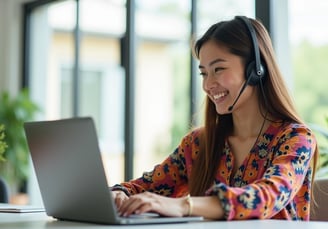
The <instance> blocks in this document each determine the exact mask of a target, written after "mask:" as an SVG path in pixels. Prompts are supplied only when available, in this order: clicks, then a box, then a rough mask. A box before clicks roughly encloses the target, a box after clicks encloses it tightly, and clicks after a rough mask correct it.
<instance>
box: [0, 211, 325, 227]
mask: <svg viewBox="0 0 328 229" xmlns="http://www.w3.org/2000/svg"><path fill="white" fill-rule="evenodd" d="M168 227H169V228H170V229H182V228H190V229H238V228H242V229H260V228H264V229H283V228H288V229H327V228H328V222H314V221H312V222H296V221H284V220H247V221H211V222H196V223H179V224H160V225H154V224H152V225H133V226H114V225H98V224H88V223H77V222H68V221H57V220H55V219H53V218H51V217H48V216H46V215H45V213H0V228H1V229H7V228H8V229H15V228H23V229H41V228H42V229H44V228H56V229H73V228H83V229H99V228H114V229H128V228H129V229H131V228H137V229H141V228H142V229H147V228H152V229H153V228H154V229H157V228H158V229H167V228H168Z"/></svg>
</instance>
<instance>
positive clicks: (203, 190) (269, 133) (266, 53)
mask: <svg viewBox="0 0 328 229" xmlns="http://www.w3.org/2000/svg"><path fill="white" fill-rule="evenodd" d="M194 51H195V55H196V57H197V58H198V59H199V63H200V64H199V70H200V74H201V76H202V78H203V90H204V91H205V93H206V95H207V96H206V110H205V123H204V126H203V127H199V128H196V129H195V130H193V131H192V132H190V133H188V134H187V135H186V136H185V137H184V138H183V139H182V141H181V144H180V145H179V146H178V148H177V149H176V150H175V151H174V152H173V153H172V154H171V155H169V157H168V158H167V159H166V160H165V161H164V162H162V163H161V164H159V165H157V166H155V168H154V170H153V171H151V172H146V173H144V174H143V176H142V177H141V178H139V179H136V180H131V181H129V182H125V183H122V184H120V185H115V186H114V187H113V191H114V192H113V195H114V197H115V201H116V204H117V207H118V211H119V212H120V213H121V215H123V216H128V215H130V214H134V213H136V214H139V213H143V212H147V211H153V212H158V213H160V214H162V215H167V216H184V215H201V216H204V217H205V218H208V219H226V220H233V219H254V218H258V219H271V218H274V219H288V220H309V212H310V209H309V207H310V199H311V181H312V180H313V177H314V171H315V164H316V158H317V155H318V149H317V145H316V140H315V137H314V135H313V133H312V132H311V130H310V129H309V128H308V127H307V126H306V125H305V124H304V123H303V122H302V121H301V119H300V118H299V116H298V115H297V113H296V111H295V108H294V106H293V103H292V100H291V98H290V96H289V95H288V90H287V88H286V86H285V83H284V81H283V77H282V75H281V73H280V71H279V68H278V66H277V63H276V60H275V57H274V51H273V47H272V44H271V40H270V37H269V35H268V33H267V31H266V30H265V28H264V26H263V25H262V24H261V23H260V22H259V21H257V20H254V19H250V18H246V17H241V16H237V17H235V18H234V19H233V20H230V21H222V22H219V23H217V24H214V25H213V26H211V27H210V28H209V29H208V31H207V32H206V33H205V34H204V35H203V36H202V37H201V38H200V39H199V40H198V41H197V42H196V43H195V46H194Z"/></svg>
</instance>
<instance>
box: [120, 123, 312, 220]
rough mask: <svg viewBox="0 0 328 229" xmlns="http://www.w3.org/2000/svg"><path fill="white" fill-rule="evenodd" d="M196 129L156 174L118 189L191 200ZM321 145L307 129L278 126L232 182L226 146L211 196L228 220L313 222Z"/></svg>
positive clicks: (265, 136) (273, 126)
mask: <svg viewBox="0 0 328 229" xmlns="http://www.w3.org/2000/svg"><path fill="white" fill-rule="evenodd" d="M200 131H201V129H196V130H194V131H192V132H190V133H189V134H188V135H186V136H185V137H184V138H183V139H182V141H181V143H180V145H179V146H178V148H177V149H176V150H175V151H174V152H173V153H172V154H171V155H169V156H168V157H167V158H166V159H165V160H164V161H163V162H162V163H161V164H159V165H156V166H155V167H154V169H153V171H151V172H145V173H144V174H143V176H142V177H140V178H138V179H135V180H131V181H129V182H124V183H121V185H117V186H114V190H115V189H123V190H124V191H126V192H128V193H129V194H131V195H133V194H136V193H140V192H143V191H150V192H154V193H158V194H161V195H165V196H169V197H180V196H184V195H187V194H188V179H189V177H190V173H191V169H192V165H193V161H194V160H195V158H196V157H197V152H198V151H199V134H200ZM315 147H316V140H315V137H314V135H313V134H312V133H311V131H310V130H309V129H308V128H307V127H306V126H305V125H303V124H295V123H287V124H281V123H273V124H271V125H270V126H269V128H268V129H267V130H266V131H265V133H264V134H263V135H262V136H260V138H259V139H258V141H257V143H256V144H255V145H254V147H253V148H252V150H251V151H250V153H249V154H248V156H247V158H245V160H244V162H243V164H242V165H241V166H240V167H239V168H238V170H237V172H236V173H235V175H234V176H232V171H233V164H234V156H233V153H232V152H231V148H230V147H229V144H228V142H227V141H226V144H225V148H224V154H223V156H222V159H221V161H220V163H219V167H218V171H217V175H216V179H215V181H214V184H213V186H212V187H211V188H210V189H209V190H207V192H206V195H216V196H217V197H218V198H219V200H220V201H221V205H222V207H223V209H224V211H225V218H226V219H227V220H233V219H254V218H257V219H269V218H272V219H287V220H309V216H310V196H311V176H312V163H311V158H312V157H313V154H314V150H315Z"/></svg>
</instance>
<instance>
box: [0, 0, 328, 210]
mask: <svg viewBox="0 0 328 229" xmlns="http://www.w3.org/2000/svg"><path fill="white" fill-rule="evenodd" d="M327 11H328V1H326V0H312V1H306V0H287V1H286V0H274V1H273V0H156V1H154V0H135V1H134V0H37V1H27V0H0V92H1V94H2V97H1V98H2V101H1V104H0V106H1V107H2V108H0V124H1V123H4V124H5V133H7V132H8V131H9V130H11V129H13V128H11V127H12V126H13V125H15V123H16V124H17V125H18V127H17V129H15V131H14V133H12V134H11V133H7V137H8V140H9V138H10V135H12V136H14V137H13V140H12V141H13V143H12V144H8V148H7V152H6V153H5V160H6V161H3V162H0V177H1V176H2V177H3V178H4V179H5V180H6V181H7V182H8V184H9V186H10V190H11V192H10V195H11V198H10V201H11V202H13V203H21V204H26V203H32V204H38V203H40V202H42V201H41V199H40V194H39V191H38V186H37V182H36V179H35V174H34V172H33V168H32V166H31V163H30V159H29V153H28V152H27V151H26V150H27V149H26V145H24V135H22V136H21V137H22V139H21V140H20V142H21V143H20V145H18V146H17V147H18V148H12V146H13V145H15V144H16V142H17V136H20V134H22V133H21V132H20V131H21V129H19V128H20V127H21V124H22V122H24V121H26V120H52V119H59V118H69V117H76V116H91V117H93V119H94V120H95V123H96V128H97V132H98V137H99V143H100V148H101V151H102V158H103V162H104V168H105V171H106V175H107V180H108V184H109V185H113V184H116V183H119V182H121V181H124V180H128V179H131V178H136V177H139V176H140V175H141V174H142V172H143V171H148V170H151V169H152V168H153V166H154V165H155V164H157V163H160V162H161V161H162V160H163V159H164V158H165V157H167V156H168V154H170V153H171V152H173V150H174V149H175V148H176V147H177V145H178V144H179V142H180V140H181V138H182V137H183V136H184V135H185V134H186V133H187V132H188V131H189V130H190V128H191V127H193V126H197V125H198V124H200V123H201V118H202V111H203V101H204V94H203V92H202V90H201V85H200V83H201V77H199V74H198V70H197V61H196V60H194V59H193V58H192V56H191V40H193V39H195V38H197V37H199V36H201V35H202V34H203V33H204V32H205V30H206V29H207V28H208V27H209V26H210V25H212V24H213V23H216V22H218V21H220V20H223V19H231V18H233V17H234V16H235V15H246V16H249V17H256V18H258V19H260V20H261V21H262V22H263V23H264V25H265V26H266V27H267V29H268V31H269V32H270V35H271V37H272V41H273V44H274V48H275V51H276V55H277V59H278V63H279V65H280V67H281V71H282V72H283V75H284V77H285V80H286V82H287V84H288V87H289V89H290V92H291V94H292V95H293V97H294V100H295V103H296V105H297V109H298V111H299V112H300V114H301V116H302V118H303V119H304V120H305V121H306V122H307V123H308V124H309V125H311V127H313V129H314V130H315V131H316V133H317V135H318V140H319V145H320V148H321V153H322V159H321V164H320V167H321V170H320V171H319V172H318V176H320V177H323V176H327V167H328V165H327V163H326V161H327V159H326V158H327V136H328V135H327V131H326V130H327V125H328V118H327V117H328V94H327V92H326V90H327V89H326V88H325V87H326V86H328V83H326V80H325V78H326V77H327V73H328V69H327V67H326V65H327V64H326V62H327V59H328V29H327V27H326V24H325V23H326V21H327V20H328V14H327V13H326V12H327ZM4 104H7V106H4ZM5 107H6V108H5ZM10 109H12V110H11V111H12V113H8V112H7V111H8V110H10ZM13 116H15V117H16V116H17V117H16V118H15V119H13V118H12V117H13ZM8 120H10V122H9V121H8ZM6 131H7V132H6ZM18 151H22V153H21V154H22V155H21V156H17V154H18V153H17V152H18ZM12 155H16V157H14V156H12ZM12 157H13V159H11V158H12ZM9 161H10V162H11V163H12V165H11V167H12V168H9V167H8V166H7V165H8V164H9ZM18 168H19V169H20V170H19V169H18ZM86 169H88V168H86ZM11 170H12V171H11ZM9 171H11V172H9ZM17 194H18V195H17ZM17 196H18V198H16V199H15V198H14V197H17Z"/></svg>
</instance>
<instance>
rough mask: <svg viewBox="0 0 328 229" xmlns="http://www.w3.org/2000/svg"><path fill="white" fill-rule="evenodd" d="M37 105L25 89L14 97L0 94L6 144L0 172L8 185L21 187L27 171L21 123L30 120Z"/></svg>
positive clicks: (0, 113)
mask: <svg viewBox="0 0 328 229" xmlns="http://www.w3.org/2000/svg"><path fill="white" fill-rule="evenodd" d="M36 111H38V107H37V105H36V104H35V103H33V101H32V100H31V99H30V98H29V93H28V90H27V89H22V90H21V91H20V92H19V94H18V95H17V96H16V97H11V96H10V95H9V93H8V92H3V93H2V94H1V95H0V123H1V124H3V125H4V126H5V127H6V128H5V129H4V130H3V131H4V132H2V134H4V135H3V137H4V136H5V138H6V142H5V144H6V145H7V146H6V147H5V148H6V149H5V151H4V152H3V153H2V155H1V156H2V159H3V160H1V161H0V174H1V176H2V177H3V178H4V179H5V180H7V182H8V183H9V184H10V185H13V186H16V187H18V188H19V187H22V185H24V183H25V181H26V179H27V176H28V172H29V151H28V147H27V143H26V138H25V133H24V129H23V124H24V122H26V121H30V120H32V118H33V116H34V114H35V113H36ZM1 136H2V135H1Z"/></svg>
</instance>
